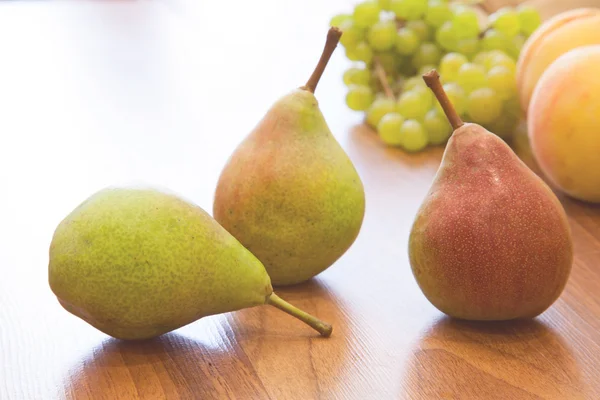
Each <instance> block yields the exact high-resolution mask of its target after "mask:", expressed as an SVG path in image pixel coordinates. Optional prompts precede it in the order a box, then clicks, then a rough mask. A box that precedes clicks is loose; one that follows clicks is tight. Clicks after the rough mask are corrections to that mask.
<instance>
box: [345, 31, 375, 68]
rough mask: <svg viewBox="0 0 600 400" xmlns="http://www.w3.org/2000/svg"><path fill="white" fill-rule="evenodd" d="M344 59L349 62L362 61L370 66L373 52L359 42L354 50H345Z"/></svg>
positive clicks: (366, 45) (363, 43)
mask: <svg viewBox="0 0 600 400" xmlns="http://www.w3.org/2000/svg"><path fill="white" fill-rule="evenodd" d="M342 36H343V35H342ZM346 57H348V59H349V60H351V61H363V62H365V63H367V64H370V63H371V61H372V60H373V50H371V48H370V47H369V45H368V44H366V43H365V42H360V43H359V44H357V45H356V46H355V47H354V48H347V49H346Z"/></svg>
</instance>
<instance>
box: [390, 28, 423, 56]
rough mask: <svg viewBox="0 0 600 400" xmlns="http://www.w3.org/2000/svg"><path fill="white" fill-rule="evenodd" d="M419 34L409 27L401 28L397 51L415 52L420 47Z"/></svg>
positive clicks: (400, 52) (403, 53) (402, 52)
mask: <svg viewBox="0 0 600 400" xmlns="http://www.w3.org/2000/svg"><path fill="white" fill-rule="evenodd" d="M420 43H421V41H420V40H419V35H417V33H416V32H415V31H413V30H412V29H409V28H401V29H400V30H398V34H397V36H396V51H397V52H398V53H399V54H402V55H410V54H414V52H415V51H417V49H418V48H419V44H420Z"/></svg>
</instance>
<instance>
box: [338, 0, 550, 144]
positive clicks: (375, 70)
mask: <svg viewBox="0 0 600 400" xmlns="http://www.w3.org/2000/svg"><path fill="white" fill-rule="evenodd" d="M540 23H541V18H540V15H539V13H538V12H537V11H536V10H535V9H534V8H532V7H530V6H519V7H517V8H502V9H500V10H498V11H496V12H495V13H493V14H492V15H490V16H489V17H486V16H485V15H483V14H482V13H480V12H479V13H478V12H477V10H476V8H475V6H471V5H468V4H465V3H459V2H450V1H447V0H378V1H377V0H368V1H364V2H362V3H360V4H358V5H356V6H355V8H354V11H353V13H352V14H340V15H336V16H335V17H333V18H332V20H331V23H330V24H331V25H332V26H337V27H339V28H340V29H341V30H342V31H343V35H342V37H341V40H340V42H341V43H342V45H343V46H344V48H345V52H346V57H347V58H348V59H349V60H351V61H353V62H354V65H352V66H351V67H350V68H349V69H348V70H347V71H346V72H345V73H344V82H345V83H346V85H347V86H348V92H347V95H346V103H347V105H348V107H350V108H351V109H352V110H356V111H362V112H365V114H366V121H367V123H368V124H369V125H370V126H371V127H373V128H374V129H376V130H377V133H378V134H379V136H380V138H381V140H382V141H383V142H384V143H386V144H388V145H390V146H400V147H402V148H404V149H405V150H407V151H420V150H422V149H424V148H425V147H427V146H428V145H439V144H444V143H445V142H446V141H447V140H448V138H449V137H450V135H451V133H452V128H451V127H450V124H449V122H448V121H447V120H446V118H445V116H444V114H443V111H442V109H441V107H440V106H439V104H437V102H436V101H434V98H433V95H432V93H431V92H430V91H429V90H428V89H427V87H426V86H425V83H424V82H423V80H422V78H421V75H422V74H424V73H425V72H428V71H430V70H431V69H434V68H435V69H437V70H438V72H439V74H440V76H441V79H442V83H443V84H444V89H445V90H446V93H447V94H448V97H449V98H450V100H451V102H452V104H453V105H454V107H455V108H456V110H457V112H458V113H459V114H460V115H461V117H462V118H463V119H464V120H465V121H471V122H475V123H478V124H481V125H483V126H485V127H486V128H488V129H489V130H490V131H492V132H494V133H496V134H498V135H499V136H501V137H505V138H506V137H508V136H510V134H511V133H512V132H513V130H514V128H515V127H516V125H517V123H518V121H519V119H520V117H521V114H520V108H519V103H518V100H517V98H516V96H517V93H516V92H517V88H516V78H515V69H516V60H517V59H518V57H519V53H520V51H521V48H522V46H523V44H524V42H525V40H526V39H527V37H528V36H530V35H531V34H532V33H533V31H534V30H535V29H536V28H537V27H538V26H539V25H540Z"/></svg>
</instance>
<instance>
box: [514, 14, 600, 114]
mask: <svg viewBox="0 0 600 400" xmlns="http://www.w3.org/2000/svg"><path fill="white" fill-rule="evenodd" d="M590 44H600V9H597V8H578V9H574V10H569V11H566V12H563V13H560V14H558V15H556V16H554V17H552V18H550V19H549V20H547V21H546V22H545V23H543V24H542V25H541V26H540V27H539V28H538V29H537V30H536V31H535V32H534V33H533V34H532V35H531V37H530V38H529V39H528V40H527V42H526V43H525V45H524V46H523V49H522V50H521V55H520V56H519V60H518V62H517V87H518V88H519V97H520V101H521V107H522V108H523V111H525V112H527V109H528V106H529V102H530V100H531V94H532V93H533V90H534V89H535V85H536V83H537V82H538V80H539V79H540V76H541V75H542V73H543V72H544V71H545V70H546V68H548V66H549V65H550V64H552V62H553V61H554V60H556V59H557V58H558V57H559V56H561V55H562V54H564V53H566V52H567V51H569V50H572V49H574V48H576V47H579V46H585V45H590Z"/></svg>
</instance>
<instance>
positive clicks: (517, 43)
mask: <svg viewBox="0 0 600 400" xmlns="http://www.w3.org/2000/svg"><path fill="white" fill-rule="evenodd" d="M525 40H526V39H525V36H523V35H517V36H515V37H514V38H513V40H512V46H510V49H509V51H508V53H509V54H510V56H511V57H512V58H514V59H515V60H518V59H519V54H521V49H522V48H523V45H524V44H525Z"/></svg>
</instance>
